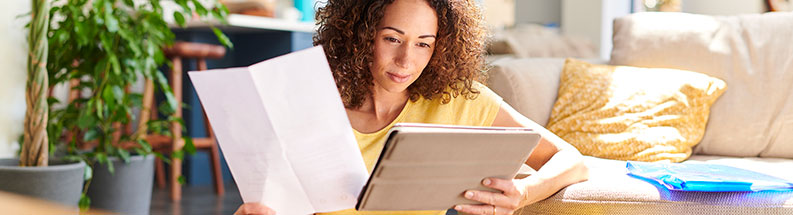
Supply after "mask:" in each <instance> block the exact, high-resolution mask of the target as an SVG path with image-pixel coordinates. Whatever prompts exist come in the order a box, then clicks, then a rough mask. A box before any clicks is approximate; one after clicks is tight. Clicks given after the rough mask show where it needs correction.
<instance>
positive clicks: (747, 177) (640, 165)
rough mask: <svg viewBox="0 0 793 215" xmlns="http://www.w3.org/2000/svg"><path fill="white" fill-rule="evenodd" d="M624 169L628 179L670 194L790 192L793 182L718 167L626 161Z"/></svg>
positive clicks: (748, 171) (744, 170) (716, 165)
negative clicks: (655, 184)
mask: <svg viewBox="0 0 793 215" xmlns="http://www.w3.org/2000/svg"><path fill="white" fill-rule="evenodd" d="M626 168H628V174H629V175H631V176H634V177H638V178H643V179H648V180H652V181H656V182H658V183H659V184H661V185H663V186H664V187H666V188H667V189H669V190H674V191H700V192H746V191H750V192H751V191H762V190H793V182H790V181H787V180H784V179H781V178H777V177H774V176H770V175H766V174H762V173H759V172H755V171H750V170H746V169H740V168H735V167H730V166H724V165H718V164H705V163H648V162H634V161H628V164H627V166H626Z"/></svg>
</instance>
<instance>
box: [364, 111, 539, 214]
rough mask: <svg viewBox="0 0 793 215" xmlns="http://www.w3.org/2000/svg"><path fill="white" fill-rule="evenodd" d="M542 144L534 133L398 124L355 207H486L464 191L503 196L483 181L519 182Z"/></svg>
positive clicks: (370, 208) (385, 208) (392, 208)
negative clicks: (520, 172) (523, 168)
mask: <svg viewBox="0 0 793 215" xmlns="http://www.w3.org/2000/svg"><path fill="white" fill-rule="evenodd" d="M539 140H540V135H539V134H537V133H536V132H534V131H532V130H531V129H528V128H514V127H471V126H447V125H434V124H415V123H411V124H396V125H394V127H393V128H392V129H391V130H390V131H389V133H388V137H387V139H386V141H385V144H384V146H383V151H382V152H381V153H380V158H379V159H378V160H377V163H376V164H375V167H374V170H373V171H372V174H371V176H370V177H369V180H368V181H367V183H366V185H365V186H364V188H363V190H362V191H361V193H360V195H359V197H358V203H357V205H356V206H355V208H356V209H357V210H361V211H373V210H387V211H394V210H446V209H449V208H452V207H454V206H455V205H457V204H481V203H480V202H476V201H472V200H468V199H466V198H465V197H463V192H465V191H466V190H469V189H477V190H489V191H494V192H498V191H496V190H494V189H490V188H487V187H484V186H483V185H482V183H481V181H482V180H483V179H484V178H486V177H497V178H503V179H511V178H514V177H515V175H516V174H517V173H518V170H519V169H520V168H521V165H522V164H523V163H525V161H526V159H528V157H529V154H530V153H531V151H532V150H533V149H534V147H535V146H536V145H537V143H538V142H539Z"/></svg>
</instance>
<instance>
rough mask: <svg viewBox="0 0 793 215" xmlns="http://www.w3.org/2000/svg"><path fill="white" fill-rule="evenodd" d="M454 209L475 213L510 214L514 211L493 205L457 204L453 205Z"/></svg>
mask: <svg viewBox="0 0 793 215" xmlns="http://www.w3.org/2000/svg"><path fill="white" fill-rule="evenodd" d="M454 210H457V212H463V213H469V214H477V215H512V214H513V212H514V211H513V210H509V209H506V208H502V207H496V206H493V205H457V206H454ZM494 212H495V213H494Z"/></svg>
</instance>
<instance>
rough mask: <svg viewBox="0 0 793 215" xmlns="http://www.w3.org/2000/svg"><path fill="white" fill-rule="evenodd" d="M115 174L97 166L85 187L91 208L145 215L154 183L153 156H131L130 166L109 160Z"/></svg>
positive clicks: (104, 167) (102, 166)
mask: <svg viewBox="0 0 793 215" xmlns="http://www.w3.org/2000/svg"><path fill="white" fill-rule="evenodd" d="M110 160H111V161H112V162H113V168H114V169H115V172H114V173H113V174H110V171H109V170H108V169H107V166H104V165H100V164H99V163H97V164H96V165H95V166H94V168H93V171H94V176H93V179H92V180H91V184H90V185H89V187H88V197H89V198H91V208H98V209H104V210H109V211H113V212H120V213H122V214H148V213H149V205H151V191H152V189H153V187H152V183H153V180H154V155H149V156H146V157H145V158H144V157H143V156H142V155H138V156H132V157H130V159H129V163H124V161H122V160H121V159H119V158H111V159H110Z"/></svg>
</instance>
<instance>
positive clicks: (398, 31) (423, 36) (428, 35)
mask: <svg viewBox="0 0 793 215" xmlns="http://www.w3.org/2000/svg"><path fill="white" fill-rule="evenodd" d="M381 29H391V30H393V31H396V32H397V33H399V34H401V35H405V32H404V31H402V30H399V29H397V28H394V27H391V26H386V27H383V28H381ZM428 37H432V38H435V35H432V34H426V35H421V36H419V38H422V39H423V38H428Z"/></svg>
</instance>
